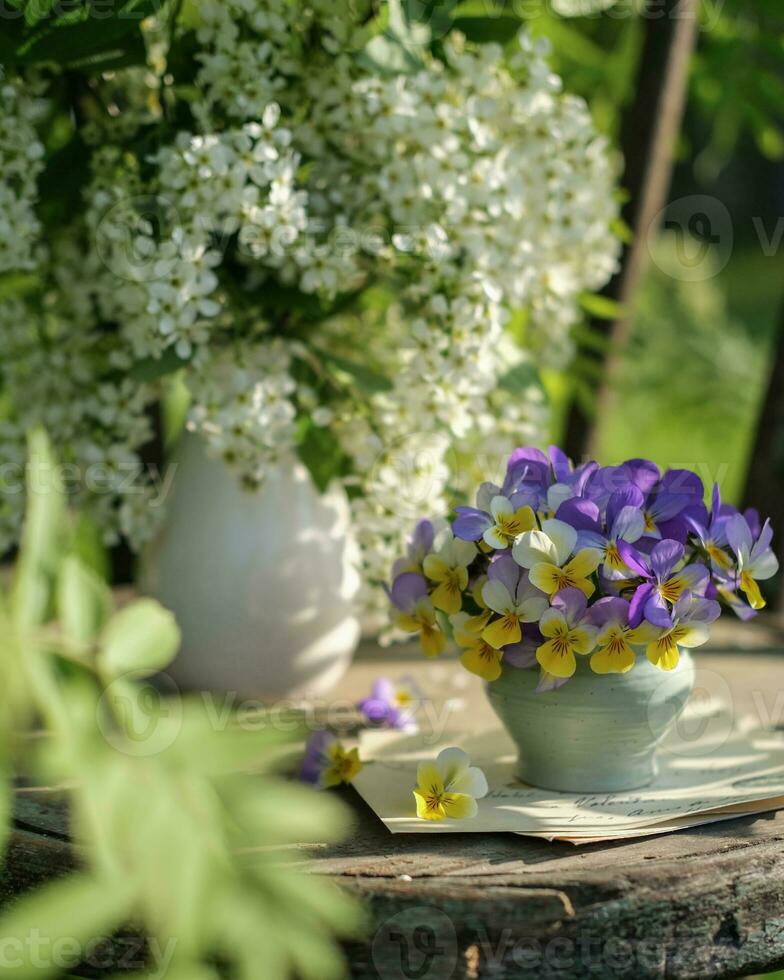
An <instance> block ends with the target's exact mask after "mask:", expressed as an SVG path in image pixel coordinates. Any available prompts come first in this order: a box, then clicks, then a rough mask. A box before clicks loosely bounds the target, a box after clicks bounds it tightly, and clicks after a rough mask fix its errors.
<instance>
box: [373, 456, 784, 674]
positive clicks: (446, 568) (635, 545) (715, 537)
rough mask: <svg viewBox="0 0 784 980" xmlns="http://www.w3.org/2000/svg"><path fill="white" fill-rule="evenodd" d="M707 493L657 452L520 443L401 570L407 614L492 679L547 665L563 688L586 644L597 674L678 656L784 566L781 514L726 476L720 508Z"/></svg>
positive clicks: (757, 604)
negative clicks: (437, 538) (654, 456)
mask: <svg viewBox="0 0 784 980" xmlns="http://www.w3.org/2000/svg"><path fill="white" fill-rule="evenodd" d="M703 495H704V487H703V483H702V480H701V479H700V478H699V477H698V476H697V474H696V473H693V472H692V471H691V470H686V469H673V470H667V471H666V472H662V471H661V470H660V469H659V467H658V466H657V465H656V464H655V463H653V462H652V461H651V460H647V459H642V458H635V459H629V460H626V461H625V462H623V463H620V464H618V465H616V466H605V467H602V466H600V465H599V464H598V463H596V462H595V461H592V460H591V461H588V462H584V463H581V464H580V465H579V466H573V465H572V463H571V462H570V460H569V459H568V458H567V457H566V456H565V454H564V453H563V452H561V450H559V449H558V448H557V447H554V446H551V447H550V448H549V450H548V451H547V452H545V451H543V450H541V449H538V448H531V447H521V448H520V449H516V450H515V451H514V452H513V453H512V455H511V456H510V457H509V460H508V462H507V466H506V472H505V476H504V480H503V483H502V484H501V485H500V486H499V485H497V484H495V483H491V482H486V483H483V484H482V485H481V486H480V488H479V491H478V493H477V498H476V506H475V507H457V508H456V509H455V512H456V516H455V519H454V520H453V522H452V534H453V535H454V538H453V539H451V542H450V540H449V539H445V543H444V544H443V545H442V546H441V547H440V548H439V549H438V550H436V551H434V550H433V549H432V547H431V549H430V551H429V552H428V554H427V556H425V557H424V558H423V559H422V567H421V571H420V573H419V574H414V576H413V579H405V576H402V578H403V581H402V582H400V581H399V580H398V579H397V578H396V579H395V581H394V582H393V583H392V588H391V589H390V596H391V598H392V603H393V607H394V619H395V621H396V622H398V623H399V624H400V625H402V626H403V628H404V629H407V630H408V631H409V632H415V631H416V632H418V633H419V635H420V639H421V641H422V644H423V648H424V649H425V652H426V653H428V655H430V656H432V655H434V653H435V652H439V653H440V652H442V651H444V650H446V647H447V646H448V644H449V642H450V641H453V647H457V649H458V650H459V656H460V662H461V664H462V666H463V667H464V668H465V669H466V670H468V671H469V672H470V673H472V674H476V675H478V676H479V677H481V678H482V679H483V680H485V681H486V682H488V683H491V684H492V683H493V682H494V681H496V680H497V679H498V678H499V677H500V676H501V674H502V673H505V672H506V671H507V670H508V669H528V668H533V669H537V668H538V670H539V671H540V674H539V681H538V684H537V687H536V690H537V691H540V692H546V691H550V690H553V689H554V688H556V687H559V686H560V685H562V684H564V683H565V682H567V681H568V680H569V678H570V677H572V676H573V675H574V673H575V670H576V665H577V663H578V662H579V657H580V656H585V657H587V658H588V659H587V660H586V663H587V664H589V665H590V669H591V670H593V671H594V672H595V673H596V674H625V673H627V672H628V671H630V670H632V669H633V668H634V666H635V664H636V663H637V662H638V661H639V660H640V659H641V657H642V656H643V655H647V658H648V660H650V662H651V663H653V664H655V666H657V667H658V668H660V669H662V670H671V669H674V667H675V666H676V665H677V663H678V656H679V654H678V649H679V648H687V647H689V646H697V645H699V643H700V642H702V640H703V639H704V638H705V637H707V635H708V630H709V627H710V624H711V622H712V621H713V619H715V617H716V615H717V610H718V611H720V610H721V609H729V610H732V611H733V612H734V613H735V614H736V615H737V616H739V617H740V618H741V619H749V618H751V617H753V616H754V615H756V610H758V609H761V608H762V607H763V605H764V597H763V595H762V588H761V586H760V582H764V581H765V580H766V579H769V578H770V577H771V576H772V575H774V574H775V572H776V571H777V569H778V561H777V559H776V557H775V555H774V553H773V550H772V547H771V540H772V532H771V528H770V524H769V523H768V522H764V523H761V522H760V520H759V518H758V516H757V514H756V512H753V511H745V512H743V513H740V512H739V511H738V510H737V508H735V507H733V506H732V505H730V504H728V503H726V502H723V501H722V500H721V495H720V492H719V488H718V486H714V487H713V490H712V493H711V500H710V502H709V503H710V509H709V507H708V506H707V505H706V502H705V501H704V499H703ZM419 533H420V536H421V533H422V532H421V531H420V532H419ZM458 541H459V542H461V543H460V544H458ZM463 545H467V546H468V547H466V548H463ZM410 548H411V545H409V556H408V560H410V557H411V552H410ZM471 549H473V551H471ZM400 567H402V566H400ZM580 597H582V598H580Z"/></svg>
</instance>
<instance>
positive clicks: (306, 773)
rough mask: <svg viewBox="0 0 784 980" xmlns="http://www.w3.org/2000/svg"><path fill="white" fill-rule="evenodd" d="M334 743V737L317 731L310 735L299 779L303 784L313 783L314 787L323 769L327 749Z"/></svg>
mask: <svg viewBox="0 0 784 980" xmlns="http://www.w3.org/2000/svg"><path fill="white" fill-rule="evenodd" d="M334 741H335V736H334V735H333V734H332V733H331V732H328V731H326V730H325V729H319V730H318V731H315V732H313V733H312V734H311V736H310V738H308V741H307V743H306V745H305V755H304V757H303V759H302V768H301V769H300V773H299V778H300V779H301V780H302V782H303V783H313V784H314V785H315V784H316V783H318V782H319V780H320V779H321V772H322V770H323V768H324V759H325V755H326V751H327V748H328V747H329V746H330V745H331V744H332V742H334Z"/></svg>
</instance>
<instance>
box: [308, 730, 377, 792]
mask: <svg viewBox="0 0 784 980" xmlns="http://www.w3.org/2000/svg"><path fill="white" fill-rule="evenodd" d="M361 769H362V763H361V761H360V759H359V753H358V752H357V750H356V749H355V748H353V749H346V748H345V747H344V746H343V744H342V743H341V742H340V741H338V739H337V738H336V737H335V736H334V735H333V734H332V733H331V732H328V731H325V730H319V731H315V732H313V734H312V735H311V736H310V738H309V739H308V741H307V745H306V746H305V756H304V758H303V760H302V768H301V769H300V774H299V775H300V779H301V780H302V782H303V783H311V784H312V785H314V786H319V787H321V788H322V789H326V788H328V787H330V786H338V785H339V784H340V783H350V782H351V780H352V779H353V778H354V777H355V776H356V774H357V773H358V772H359V771H360V770H361Z"/></svg>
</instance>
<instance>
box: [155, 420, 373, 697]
mask: <svg viewBox="0 0 784 980" xmlns="http://www.w3.org/2000/svg"><path fill="white" fill-rule="evenodd" d="M178 450H179V451H178V453H177V455H176V457H175V463H176V467H177V468H176V470H175V472H174V477H173V481H172V490H171V492H170V495H169V499H168V500H167V501H166V506H167V510H168V514H167V521H166V524H165V526H164V529H163V531H162V534H161V535H160V537H159V539H158V540H157V542H156V543H155V545H154V546H153V548H152V549H151V550H150V552H149V553H148V555H147V556H146V560H145V562H144V566H143V571H142V578H141V581H142V587H143V589H144V591H146V592H149V593H151V594H152V595H154V596H155V597H156V598H158V599H159V600H160V601H161V602H162V603H163V604H164V605H165V606H167V607H168V608H169V609H171V610H172V611H173V612H174V614H175V616H176V617H177V621H178V622H179V624H180V627H181V629H182V634H183V644H182V650H181V652H180V654H179V655H178V657H177V659H176V660H175V661H174V663H173V665H172V666H171V668H170V669H169V671H168V673H169V674H170V676H171V677H172V678H173V679H174V680H175V681H176V682H177V683H178V684H179V685H180V686H181V687H183V688H186V689H198V690H206V691H217V692H221V693H225V692H231V693H236V694H237V695H238V696H240V697H242V698H248V697H253V698H256V697H259V698H265V699H273V698H281V697H299V696H305V695H310V696H317V695H320V694H323V693H324V692H326V691H328V690H329V689H330V688H331V687H332V686H333V685H334V684H335V683H336V682H337V681H338V679H339V678H340V677H341V675H342V674H343V672H344V671H345V670H346V668H347V667H348V665H349V663H350V661H351V657H352V655H353V653H354V651H355V649H356V645H357V642H358V639H359V621H358V618H357V615H356V610H355V608H354V603H353V600H354V598H355V596H356V593H357V590H358V587H359V573H358V562H357V558H358V553H357V547H356V544H355V542H354V539H353V537H352V535H351V529H350V521H349V506H348V500H347V498H346V495H345V493H344V492H343V490H342V488H339V487H337V486H334V487H331V488H329V489H328V490H327V492H326V493H324V494H320V493H319V492H318V490H317V489H316V487H315V486H314V484H313V482H312V480H311V478H310V475H309V474H308V472H307V470H306V469H305V467H304V466H303V465H302V464H301V463H300V462H299V461H298V460H296V459H294V458H293V457H292V458H289V459H287V460H286V461H285V462H282V463H281V464H280V465H279V466H278V467H277V468H275V469H274V470H273V471H272V472H271V473H270V475H269V477H268V479H267V480H266V481H265V483H264V485H263V487H262V489H261V490H259V491H256V492H250V491H248V490H245V489H244V488H243V487H242V486H241V484H240V482H239V480H238V479H237V478H236V477H235V475H234V474H233V473H232V472H231V471H230V470H229V469H228V467H227V466H226V465H225V464H224V463H222V462H221V461H219V460H214V459H212V458H209V457H208V456H207V454H206V453H205V451H204V445H203V442H202V440H201V439H200V438H199V437H197V436H194V435H190V434H186V435H185V436H184V437H183V439H182V442H181V445H180V446H179V447H178Z"/></svg>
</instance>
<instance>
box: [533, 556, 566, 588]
mask: <svg viewBox="0 0 784 980" xmlns="http://www.w3.org/2000/svg"><path fill="white" fill-rule="evenodd" d="M528 578H529V580H530V582H531V584H532V585H535V586H536V588H537V589H540V590H541V591H542V592H544V593H545V595H555V593H556V592H557V591H558V588H559V582H560V579H561V569H560V568H559V567H558V566H557V565H551V564H550V563H549V562H544V561H540V562H537V564H536V565H534V566H533V568H532V569H531V570H530V571H529V573H528Z"/></svg>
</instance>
